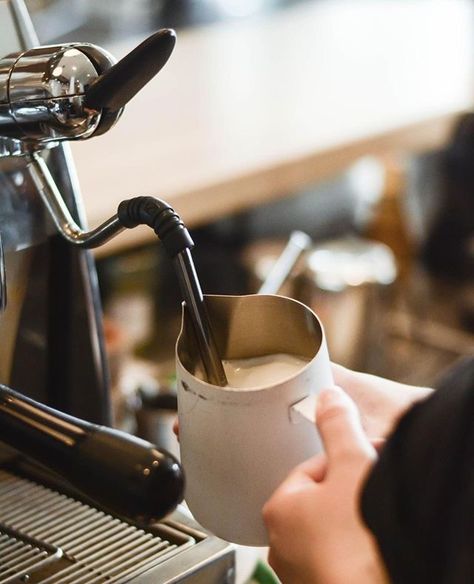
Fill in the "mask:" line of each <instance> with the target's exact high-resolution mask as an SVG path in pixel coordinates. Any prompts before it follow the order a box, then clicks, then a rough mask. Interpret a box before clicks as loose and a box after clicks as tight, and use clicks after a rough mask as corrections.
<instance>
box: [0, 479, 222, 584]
mask: <svg viewBox="0 0 474 584" xmlns="http://www.w3.org/2000/svg"><path fill="white" fill-rule="evenodd" d="M2 526H5V527H6V528H7V529H8V530H9V536H10V538H9V539H11V535H13V536H14V537H15V538H17V539H22V540H25V539H27V538H30V539H31V538H32V539H33V540H34V541H35V542H36V544H37V547H38V548H41V547H42V548H43V549H45V550H48V551H49V553H50V555H51V554H52V552H53V551H54V553H56V558H57V559H59V557H60V556H61V555H62V554H64V555H63V557H62V561H57V562H56V563H55V564H53V565H49V566H48V567H47V570H45V566H44V565H43V564H41V565H38V566H36V567H32V568H30V569H29V570H28V576H29V580H28V581H31V582H34V583H37V584H54V583H58V584H59V583H61V584H66V583H70V584H81V583H87V584H99V583H105V582H107V583H114V584H118V583H125V582H141V581H142V580H141V575H144V577H145V578H146V580H144V581H149V582H154V583H155V584H156V583H160V584H165V583H171V582H180V581H182V580H181V576H183V577H184V576H185V575H186V574H187V575H186V578H188V579H186V582H193V581H194V580H193V579H192V574H193V573H194V574H198V573H199V571H200V570H201V569H202V568H203V567H204V566H206V565H210V564H215V565H218V564H220V563H221V562H222V565H223V566H225V567H226V571H225V573H226V574H227V575H228V579H227V578H226V579H221V580H208V581H206V582H209V584H210V583H211V582H220V583H222V584H224V583H225V582H228V583H231V582H233V579H232V574H230V572H229V569H228V568H227V562H228V560H229V558H230V556H232V551H231V548H230V546H228V545H227V544H225V543H224V542H219V540H216V538H212V537H208V536H207V534H205V533H203V532H202V531H200V530H199V529H196V526H195V525H193V522H191V521H189V520H186V519H185V518H184V516H183V515H182V513H180V512H177V513H175V514H174V515H173V516H171V517H170V518H169V519H168V520H166V521H164V522H161V523H156V524H154V525H153V526H152V527H151V528H150V530H149V531H144V530H142V529H139V528H137V527H135V526H133V525H129V524H127V523H125V522H123V521H121V520H119V519H117V518H114V517H112V516H110V515H107V514H105V513H103V512H102V511H100V510H98V509H95V508H93V507H90V506H88V505H85V504H84V503H81V502H79V501H77V500H75V499H73V498H71V497H69V496H66V495H63V494H61V493H59V492H57V491H55V490H52V489H50V488H47V487H44V486H42V485H40V484H38V483H36V482H33V481H31V480H29V479H25V478H22V477H20V476H17V475H16V474H14V473H12V472H11V471H7V470H1V469H0V534H1V532H2ZM1 543H2V540H1V539H0V545H1ZM210 544H211V545H210ZM57 550H61V552H62V554H61V553H60V552H58V551H57ZM194 550H196V554H195V558H194V560H193V561H192V564H191V565H190V564H189V560H190V558H191V559H192V557H193V552H194ZM203 551H204V554H203ZM181 557H182V559H181ZM4 559H5V558H4V556H3V555H2V566H3V560H4ZM0 569H1V568H0ZM0 573H1V572H0ZM148 577H150V579H149V580H148ZM7 581H8V580H7ZM183 581H184V580H183ZM197 581H198V580H196V582H197ZM0 582H1V583H2V584H3V580H0Z"/></svg>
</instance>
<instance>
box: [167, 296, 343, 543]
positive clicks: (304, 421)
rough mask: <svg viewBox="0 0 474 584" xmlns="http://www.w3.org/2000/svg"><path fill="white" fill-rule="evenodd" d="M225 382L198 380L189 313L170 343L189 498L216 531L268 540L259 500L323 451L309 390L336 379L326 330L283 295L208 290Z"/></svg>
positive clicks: (227, 535) (196, 512)
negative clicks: (172, 344)
mask: <svg viewBox="0 0 474 584" xmlns="http://www.w3.org/2000/svg"><path fill="white" fill-rule="evenodd" d="M205 302H206V308H207V311H208V314H209V320H210V322H211V323H212V328H213V334H214V337H215V342H216V345H217V347H219V353H220V356H221V358H222V360H223V364H224V369H225V372H226V376H227V380H228V384H227V385H226V386H225V387H220V386H218V385H213V384H211V383H208V382H206V381H204V376H203V375H202V371H201V361H200V358H199V351H198V350H197V348H196V346H195V344H196V343H195V342H194V341H193V339H194V337H193V334H192V328H191V322H190V317H189V314H188V312H187V309H186V305H184V307H183V322H182V328H181V332H180V335H179V338H178V342H177V346H176V367H177V377H178V416H179V426H180V449H181V462H182V464H183V467H184V470H185V473H186V478H187V481H186V482H187V487H186V489H187V490H186V502H187V504H188V505H189V508H190V510H191V512H192V513H193V515H194V516H195V518H196V519H197V521H199V522H200V523H201V524H202V525H203V526H204V527H206V528H207V529H209V530H210V531H212V532H213V533H215V534H216V535H218V536H219V537H221V538H223V539H226V540H228V541H232V542H235V543H239V544H243V545H252V546H259V545H262V546H263V545H267V543H268V542H267V535H266V530H265V527H264V524H263V520H262V515H261V511H262V507H263V505H264V503H265V502H266V501H267V499H268V498H269V497H270V495H271V494H272V493H273V491H274V490H275V489H276V487H277V486H278V485H279V484H280V483H281V482H282V481H283V480H284V478H285V477H286V476H287V474H288V473H289V471H290V470H291V469H293V468H294V467H295V466H296V465H298V464H299V463H301V462H303V461H304V460H306V459H307V458H309V457H311V456H313V455H314V454H316V453H318V452H320V451H321V449H322V447H321V442H320V439H319V436H318V434H317V432H316V430H315V427H314V423H312V422H309V421H308V419H314V407H315V397H316V395H317V393H318V392H319V391H320V390H321V389H324V388H326V387H328V386H330V385H332V384H333V380H332V375H331V370H330V362H329V356H328V351H327V346H326V340H325V337H324V331H323V328H322V326H321V323H320V322H319V320H318V318H317V316H316V315H315V314H314V313H313V312H312V311H311V310H310V309H309V308H308V307H306V306H305V305H303V304H301V303H300V302H298V301H296V300H291V299H289V298H285V297H283V296H273V295H249V296H206V297H205Z"/></svg>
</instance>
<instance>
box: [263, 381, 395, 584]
mask: <svg viewBox="0 0 474 584" xmlns="http://www.w3.org/2000/svg"><path fill="white" fill-rule="evenodd" d="M316 420H317V426H318V429H319V432H320V434H321V438H322V440H323V443H324V446H325V450H326V454H322V455H319V456H316V457H314V458H312V459H310V460H308V461H307V462H305V463H303V464H301V465H300V466H298V467H297V468H296V469H295V470H294V471H293V472H292V473H291V474H290V475H289V476H288V478H287V479H286V480H285V481H284V482H283V483H282V484H281V485H280V487H279V488H278V489H277V490H276V491H275V493H274V494H273V495H272V497H271V498H270V500H269V501H268V502H267V503H266V505H265V507H264V509H263V518H264V521H265V524H266V526H267V529H268V534H269V541H270V551H269V563H270V565H271V566H272V567H273V569H274V570H275V572H276V573H277V575H278V576H279V578H280V579H281V580H282V582H283V583H284V584H347V583H348V582H350V583H351V584H376V583H377V584H379V583H382V582H387V579H386V576H385V572H384V568H383V565H382V561H381V559H380V557H379V555H378V553H377V550H376V546H375V544H374V541H373V539H372V536H371V535H370V532H369V531H368V530H367V529H366V528H365V527H364V525H363V523H362V520H361V518H360V515H359V510H358V506H359V495H360V491H361V488H362V485H363V482H364V479H365V476H366V475H367V473H368V471H369V469H370V468H371V466H372V464H373V462H374V461H375V459H376V453H375V450H374V448H373V447H372V446H371V444H370V442H369V440H368V439H367V437H366V435H365V433H364V431H363V429H362V426H361V423H360V419H359V416H358V413H357V409H356V407H355V405H354V403H353V402H352V400H351V399H350V398H349V397H348V396H347V395H346V394H345V393H344V392H343V391H342V390H341V389H339V388H333V389H330V390H326V391H324V392H322V394H321V395H320V397H319V400H318V405H317V411H316Z"/></svg>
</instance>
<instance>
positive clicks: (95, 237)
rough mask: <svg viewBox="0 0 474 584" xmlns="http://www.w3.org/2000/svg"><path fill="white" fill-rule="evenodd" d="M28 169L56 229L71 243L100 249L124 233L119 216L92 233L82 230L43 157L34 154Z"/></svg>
mask: <svg viewBox="0 0 474 584" xmlns="http://www.w3.org/2000/svg"><path fill="white" fill-rule="evenodd" d="M27 168H28V170H29V172H30V175H31V178H32V180H33V182H34V184H35V186H36V189H37V191H38V194H39V195H40V197H41V199H42V200H43V203H44V204H45V207H46V209H47V210H48V212H49V214H50V216H51V218H52V220H53V222H54V224H55V225H56V228H57V229H58V231H59V233H61V235H62V236H63V237H64V238H65V239H66V240H67V241H68V242H69V243H73V244H75V245H77V246H78V247H86V248H93V247H98V246H99V245H102V244H103V243H105V242H106V241H108V240H109V239H111V238H112V237H115V236H116V235H118V234H119V233H120V232H121V231H123V229H124V227H122V225H121V224H120V223H119V220H118V218H117V215H113V216H112V217H111V218H110V219H109V220H108V221H106V222H104V223H103V224H102V225H99V226H98V227H96V228H95V229H93V230H91V231H85V230H84V229H81V228H80V227H79V225H77V223H76V222H75V221H74V219H73V218H72V216H71V213H70V212H69V209H68V208H67V205H66V204H65V202H64V199H63V198H62V196H61V193H60V192H59V190H58V188H57V186H56V183H55V182H54V179H53V177H52V176H51V173H50V171H49V169H48V166H47V165H46V163H45V161H44V160H43V158H42V157H41V154H39V153H38V152H32V153H31V155H30V156H29V157H28V165H27Z"/></svg>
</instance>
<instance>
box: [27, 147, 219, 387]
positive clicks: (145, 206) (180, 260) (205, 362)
mask: <svg viewBox="0 0 474 584" xmlns="http://www.w3.org/2000/svg"><path fill="white" fill-rule="evenodd" d="M27 166H28V169H29V172H30V176H31V177H32V179H33V181H34V183H35V186H36V188H37V190H38V193H39V194H40V196H41V198H42V200H43V202H44V204H45V206H46V208H47V210H48V211H49V214H50V215H51V217H52V219H53V221H54V223H55V225H56V227H57V229H58V231H59V232H60V233H61V235H62V236H63V237H64V238H65V239H66V240H67V241H69V242H70V243H72V244H74V245H76V246H78V247H84V248H94V247H98V246H100V245H102V244H103V243H105V242H107V241H109V240H110V239H112V238H113V237H115V236H116V235H118V234H119V233H120V232H121V231H123V230H124V229H125V228H128V229H132V228H134V227H136V226H137V225H148V226H149V227H151V228H152V229H153V230H154V232H155V233H156V235H157V236H158V237H159V238H160V240H161V242H162V243H163V245H164V248H165V250H166V252H167V253H168V255H169V256H170V258H171V259H172V260H173V264H174V267H175V270H176V273H177V275H178V280H179V284H180V288H181V293H182V295H183V298H184V301H185V304H186V308H187V310H188V312H189V316H190V318H191V323H192V330H193V333H194V337H195V342H196V345H197V347H198V350H199V354H200V357H201V362H202V366H203V369H204V374H205V377H206V380H207V381H208V382H209V383H212V384H213V385H218V386H222V387H223V386H225V385H227V378H226V375H225V372H224V368H223V366H222V361H221V359H220V357H219V352H218V350H217V346H216V342H215V339H214V336H213V333H212V327H211V324H210V321H209V316H208V314H207V310H206V306H205V302H204V296H203V293H202V289H201V285H200V283H199V279H198V277H197V274H196V270H195V267H194V263H193V259H192V256H191V252H190V250H191V249H192V248H193V247H194V242H193V240H192V239H191V236H190V234H189V231H188V230H187V228H186V227H185V225H184V223H183V222H182V220H181V218H180V217H179V215H178V214H177V213H176V212H175V211H174V209H173V208H172V207H170V205H168V203H166V202H164V201H162V200H160V199H155V198H154V197H135V198H133V199H129V200H127V201H122V202H121V203H120V205H119V208H118V211H117V213H116V214H115V215H113V216H112V217H111V218H110V219H108V220H107V221H105V222H104V223H102V224H101V225H99V226H98V227H97V228H95V229H93V230H91V231H84V230H83V229H81V228H80V227H79V226H78V225H77V223H76V222H75V221H74V219H73V218H72V216H71V214H70V212H69V209H68V208H67V205H66V203H65V202H64V199H63V198H62V196H61V193H60V192H59V189H58V187H57V186H56V183H55V181H54V179H53V177H52V175H51V173H50V171H49V169H48V166H47V165H46V163H45V161H44V160H43V158H42V157H41V155H40V154H39V153H38V152H35V151H33V152H31V153H30V154H29V155H28V164H27Z"/></svg>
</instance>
